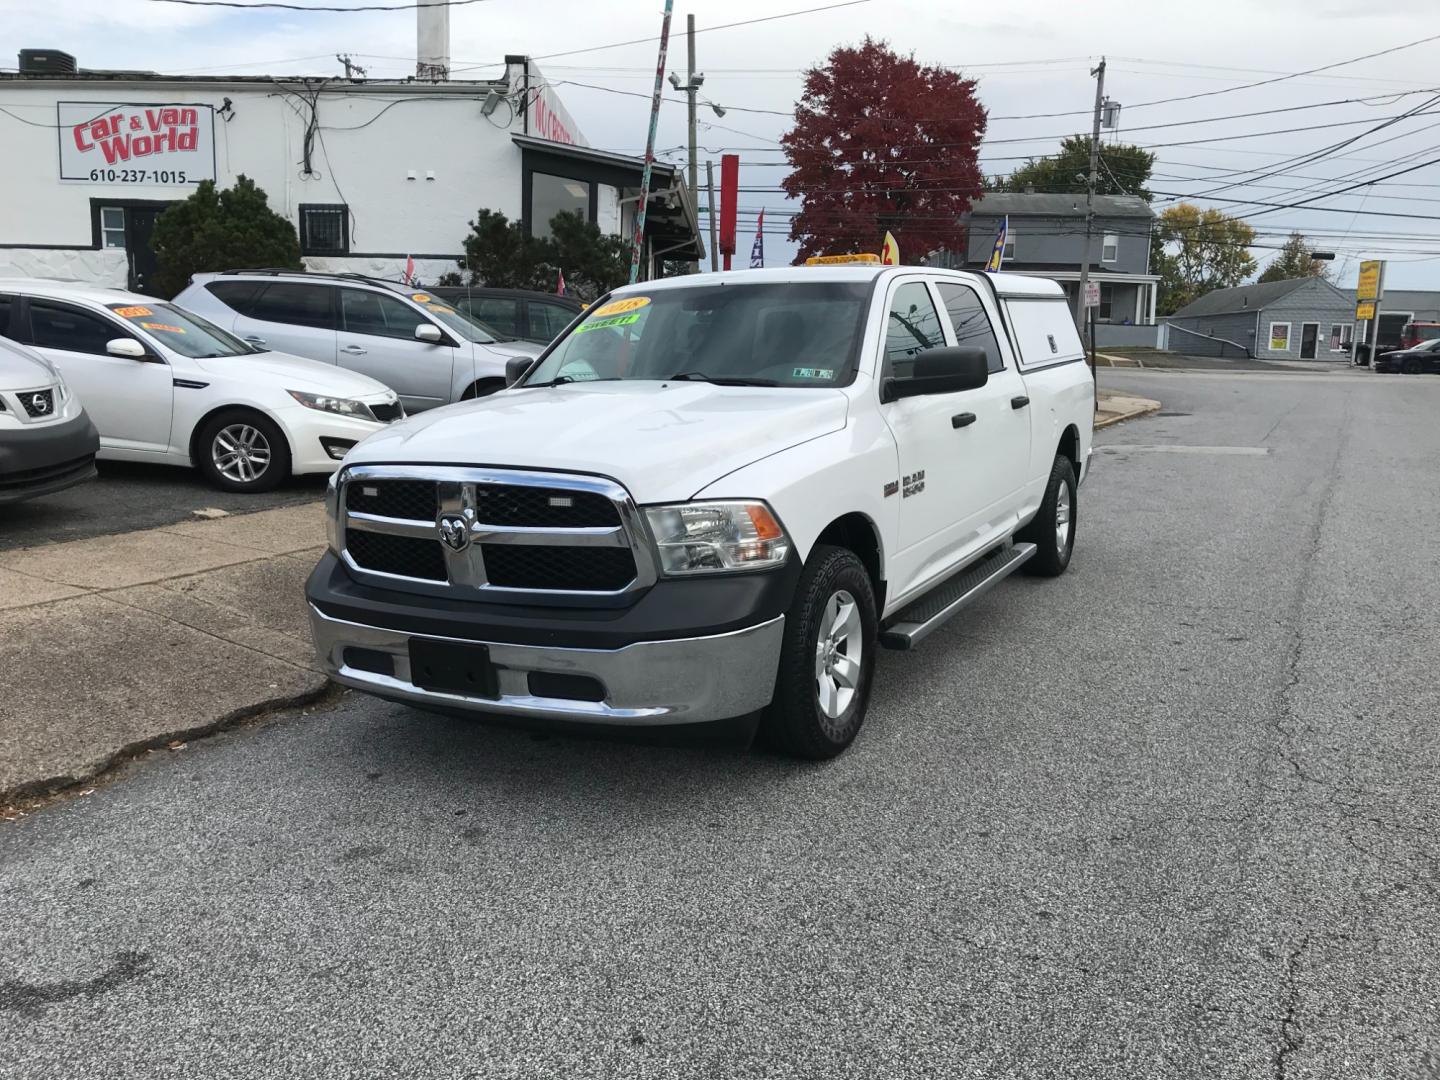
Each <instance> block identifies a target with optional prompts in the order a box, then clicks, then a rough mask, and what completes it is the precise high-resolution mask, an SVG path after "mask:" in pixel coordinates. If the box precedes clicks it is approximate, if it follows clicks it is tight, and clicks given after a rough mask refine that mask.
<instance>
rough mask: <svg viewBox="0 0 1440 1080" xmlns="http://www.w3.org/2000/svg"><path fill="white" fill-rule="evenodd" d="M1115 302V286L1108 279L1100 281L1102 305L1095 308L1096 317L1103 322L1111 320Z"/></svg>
mask: <svg viewBox="0 0 1440 1080" xmlns="http://www.w3.org/2000/svg"><path fill="white" fill-rule="evenodd" d="M1114 303H1115V286H1114V285H1111V284H1110V282H1108V281H1102V282H1101V283H1100V306H1099V307H1098V308H1096V309H1095V318H1097V319H1099V320H1100V321H1101V322H1109V321H1110V311H1111V308H1112V306H1113V305H1114Z"/></svg>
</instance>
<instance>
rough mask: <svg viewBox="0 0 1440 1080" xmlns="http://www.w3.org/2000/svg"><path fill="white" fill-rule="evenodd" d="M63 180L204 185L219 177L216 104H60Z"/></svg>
mask: <svg viewBox="0 0 1440 1080" xmlns="http://www.w3.org/2000/svg"><path fill="white" fill-rule="evenodd" d="M55 109H56V119H57V124H56V127H57V128H58V134H59V136H60V179H61V180H72V181H78V182H82V183H87V184H149V185H156V184H160V185H176V184H198V183H199V182H200V181H201V180H214V179H215V109H214V106H211V105H194V104H182V103H178V102H174V103H165V102H161V103H137V102H123V103H122V102H104V101H61V102H57V103H56V106H55Z"/></svg>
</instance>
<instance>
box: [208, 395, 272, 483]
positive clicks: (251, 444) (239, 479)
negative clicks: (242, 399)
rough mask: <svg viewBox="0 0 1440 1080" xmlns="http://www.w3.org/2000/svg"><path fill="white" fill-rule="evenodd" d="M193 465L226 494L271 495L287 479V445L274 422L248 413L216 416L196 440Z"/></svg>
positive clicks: (235, 411) (244, 410)
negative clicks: (243, 492)
mask: <svg viewBox="0 0 1440 1080" xmlns="http://www.w3.org/2000/svg"><path fill="white" fill-rule="evenodd" d="M195 451H196V453H195V458H196V460H195V464H196V465H198V466H199V468H200V471H201V472H203V473H204V474H205V475H206V476H207V477H208V478H209V480H210V482H211V483H212V484H214V485H215V486H216V487H218V488H223V489H224V490H225V491H270V490H272V489H273V488H275V487H277V486H279V484H280V482H281V481H283V480H284V479H285V478H286V477H288V476H289V475H290V445H289V444H288V443H287V442H286V441H285V436H284V434H283V433H282V432H281V431H280V428H279V427H278V426H276V424H275V422H274V421H273V420H271V419H270V418H269V417H267V416H262V415H261V414H260V413H256V412H251V411H249V410H248V409H233V410H230V411H228V412H223V413H219V414H217V415H216V416H213V417H211V418H210V419H209V420H208V421H206V423H205V426H204V427H203V428H202V429H201V430H200V434H199V436H198V437H197V438H196V439H195Z"/></svg>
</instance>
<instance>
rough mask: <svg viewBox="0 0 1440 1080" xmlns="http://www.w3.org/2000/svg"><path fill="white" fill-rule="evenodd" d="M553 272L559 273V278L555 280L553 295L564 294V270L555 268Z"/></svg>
mask: <svg viewBox="0 0 1440 1080" xmlns="http://www.w3.org/2000/svg"><path fill="white" fill-rule="evenodd" d="M555 273H556V274H558V275H559V280H557V281H556V282H555V295H556V296H564V295H565V271H564V270H556V271H555Z"/></svg>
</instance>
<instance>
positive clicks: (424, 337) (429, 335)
mask: <svg viewBox="0 0 1440 1080" xmlns="http://www.w3.org/2000/svg"><path fill="white" fill-rule="evenodd" d="M415 340H416V341H428V342H429V343H430V344H431V345H439V344H440V343H441V342H442V341H444V340H445V335H444V334H442V333H441V332H440V328H439V327H438V326H436V325H435V324H434V323H428V322H422V323H421V324H420V325H418V326H417V327H415Z"/></svg>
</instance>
